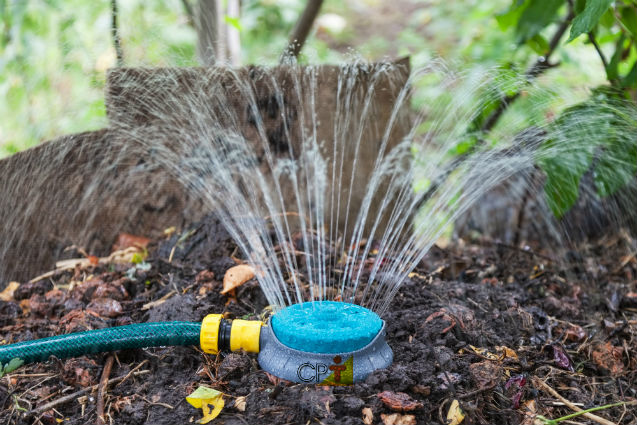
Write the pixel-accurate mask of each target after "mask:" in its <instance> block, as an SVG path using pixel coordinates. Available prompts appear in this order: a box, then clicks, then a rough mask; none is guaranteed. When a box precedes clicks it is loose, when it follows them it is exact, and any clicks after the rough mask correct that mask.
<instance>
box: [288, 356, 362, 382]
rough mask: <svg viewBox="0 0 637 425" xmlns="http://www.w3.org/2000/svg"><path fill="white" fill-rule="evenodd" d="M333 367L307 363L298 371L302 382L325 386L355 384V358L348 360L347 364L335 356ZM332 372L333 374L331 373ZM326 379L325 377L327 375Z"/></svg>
mask: <svg viewBox="0 0 637 425" xmlns="http://www.w3.org/2000/svg"><path fill="white" fill-rule="evenodd" d="M332 361H333V362H334V363H333V364H331V365H329V366H328V365H326V364H325V363H310V362H306V363H303V364H302V365H300V366H299V368H298V369H297V371H296V374H297V376H298V377H299V380H300V381H301V382H306V383H308V384H309V383H312V382H313V383H316V384H325V385H350V384H352V383H353V377H354V376H353V375H354V374H353V370H352V369H353V357H350V358H349V359H347V361H346V362H345V363H342V362H343V359H342V358H341V356H335V357H334V358H333V359H332ZM330 372H331V373H330ZM327 374H329V376H327V377H326V378H325V379H322V378H323V375H327Z"/></svg>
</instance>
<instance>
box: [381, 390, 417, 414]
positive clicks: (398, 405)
mask: <svg viewBox="0 0 637 425" xmlns="http://www.w3.org/2000/svg"><path fill="white" fill-rule="evenodd" d="M376 395H377V396H378V398H380V400H381V401H382V402H383V404H385V406H387V407H389V408H390V409H391V410H397V411H401V412H409V411H411V410H416V409H422V407H423V405H422V403H421V402H419V401H416V400H414V399H413V398H411V397H410V396H409V394H405V393H395V392H392V391H383V392H382V393H379V394H376Z"/></svg>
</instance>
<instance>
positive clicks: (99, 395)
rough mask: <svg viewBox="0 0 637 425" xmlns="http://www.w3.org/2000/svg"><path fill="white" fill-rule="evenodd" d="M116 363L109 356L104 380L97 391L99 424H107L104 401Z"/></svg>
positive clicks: (105, 366) (103, 371)
mask: <svg viewBox="0 0 637 425" xmlns="http://www.w3.org/2000/svg"><path fill="white" fill-rule="evenodd" d="M114 362H115V357H113V355H112V354H111V355H109V356H108V358H107V359H106V364H104V370H102V378H101V379H100V385H99V387H98V389H97V408H96V410H97V423H98V424H105V423H106V419H104V399H105V398H106V391H107V389H108V388H107V386H108V377H109V376H110V375H111V369H112V368H113V363H114Z"/></svg>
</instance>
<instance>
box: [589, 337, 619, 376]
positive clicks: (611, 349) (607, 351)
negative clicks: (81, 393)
mask: <svg viewBox="0 0 637 425" xmlns="http://www.w3.org/2000/svg"><path fill="white" fill-rule="evenodd" d="M623 351H624V349H623V348H622V347H615V346H613V345H612V344H611V343H610V341H609V342H607V343H606V344H604V345H601V344H599V345H598V346H597V347H595V349H594V350H593V361H594V362H595V364H597V365H598V366H599V367H601V368H603V369H606V370H608V371H609V372H610V373H611V375H618V374H620V373H622V372H623V371H624V362H623V361H622V353H623Z"/></svg>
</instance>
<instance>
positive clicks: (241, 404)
mask: <svg viewBox="0 0 637 425" xmlns="http://www.w3.org/2000/svg"><path fill="white" fill-rule="evenodd" d="M234 408H235V409H237V410H238V411H239V412H245V411H246V396H241V397H237V399H236V400H235V401H234Z"/></svg>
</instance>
